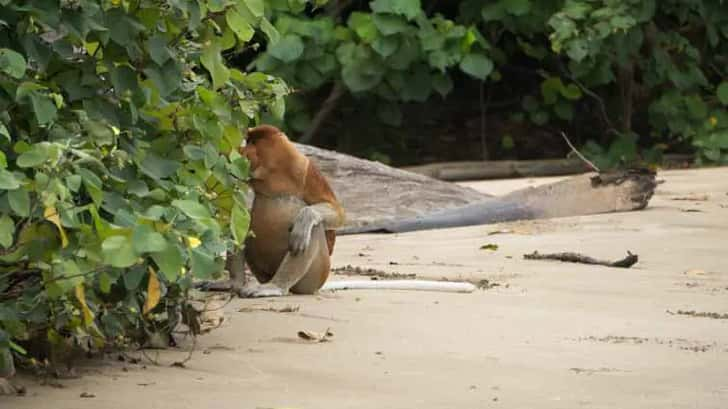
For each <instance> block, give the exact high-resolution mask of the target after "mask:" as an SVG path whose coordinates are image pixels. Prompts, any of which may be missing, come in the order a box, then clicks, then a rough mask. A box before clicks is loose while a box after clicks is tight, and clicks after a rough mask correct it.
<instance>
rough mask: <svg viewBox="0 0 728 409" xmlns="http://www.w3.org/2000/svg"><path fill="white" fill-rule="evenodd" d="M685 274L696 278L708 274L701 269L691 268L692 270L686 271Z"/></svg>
mask: <svg viewBox="0 0 728 409" xmlns="http://www.w3.org/2000/svg"><path fill="white" fill-rule="evenodd" d="M683 274H685V275H686V276H691V277H695V276H704V275H706V274H707V273H706V272H705V270H701V269H699V268H691V269H690V270H687V271H685V273H683Z"/></svg>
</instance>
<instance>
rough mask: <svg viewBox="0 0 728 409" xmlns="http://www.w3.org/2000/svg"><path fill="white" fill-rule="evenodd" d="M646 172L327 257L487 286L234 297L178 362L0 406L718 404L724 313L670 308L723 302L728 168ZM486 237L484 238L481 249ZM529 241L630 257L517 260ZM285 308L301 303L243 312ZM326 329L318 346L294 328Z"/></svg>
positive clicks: (90, 373)
mask: <svg viewBox="0 0 728 409" xmlns="http://www.w3.org/2000/svg"><path fill="white" fill-rule="evenodd" d="M661 177H663V178H664V179H665V180H666V183H665V184H663V185H661V186H660V187H659V190H658V193H657V194H656V196H655V198H654V199H653V201H652V203H651V205H650V207H649V208H648V209H647V210H646V211H641V212H633V213H625V214H609V215H599V216H590V217H575V218H564V219H555V220H547V221H535V222H521V223H506V224H501V225H495V226H477V227H468V228H457V229H449V230H438V231H424V232H416V233H408V234H399V235H361V236H347V237H341V238H340V239H339V240H338V241H337V251H336V253H335V255H334V262H335V265H336V266H344V265H349V264H350V265H355V266H361V267H372V268H376V269H381V270H386V271H388V272H398V273H416V274H417V276H418V277H430V278H441V277H447V278H449V279H456V278H459V277H460V278H466V279H471V280H480V279H487V280H489V281H490V282H491V283H497V284H499V286H496V287H494V288H491V289H488V290H481V291H478V292H476V293H473V294H443V293H422V292H397V291H390V292H373V291H344V292H339V293H336V294H329V295H320V296H309V297H305V296H292V297H286V298H282V299H274V300H235V301H233V302H232V303H231V304H229V305H228V306H227V307H226V310H225V311H226V320H225V322H224V323H223V324H222V327H221V328H220V329H218V330H216V331H213V332H212V333H210V334H209V335H205V336H203V337H201V338H200V339H199V342H198V347H197V351H198V352H196V353H195V354H194V355H193V358H192V360H191V361H190V362H188V364H187V367H186V368H176V367H170V366H169V364H170V363H171V362H173V361H177V360H180V359H183V358H184V357H185V355H186V353H185V352H184V351H183V350H179V351H164V352H162V353H160V354H159V357H158V359H159V362H160V365H158V366H155V365H151V364H148V363H147V364H144V363H142V364H130V363H121V362H112V361H105V362H102V363H99V362H92V363H88V364H85V365H84V367H83V368H81V372H82V373H84V374H85V376H84V377H82V378H80V379H75V380H68V381H61V385H62V387H51V386H40V385H38V384H37V383H36V382H35V381H32V380H29V379H27V378H21V379H20V381H21V383H23V384H25V385H26V386H27V388H28V396H25V397H19V398H7V399H4V400H2V399H0V408H13V409H30V408H32V409H45V408H49V409H51V408H52V409H84V408H94V409H115V408H125V409H126V408H144V409H154V408H160V409H185V408H220V409H225V408H235V409H239V408H311V409H314V408H315V409H323V408H337V409H340V408H372V409H374V408H376V409H384V408H418V409H423V408H489V407H493V408H498V407H502V408H582V407H583V408H646V409H647V408H649V409H653V408H727V407H728V319H719V318H704V317H694V316H690V315H682V314H677V312H678V311H680V310H682V311H696V312H706V313H719V314H725V313H728V195H726V193H727V192H728V168H723V169H705V170H690V171H670V172H664V173H662V175H661ZM548 180H553V179H543V180H542V179H530V180H529V179H521V180H512V181H495V182H477V183H469V185H471V186H474V187H476V188H477V189H481V190H483V191H486V192H492V193H497V194H502V193H505V192H508V191H510V190H513V189H516V188H520V187H523V186H524V185H527V184H535V183H543V182H544V181H548ZM701 195H707V197H701ZM679 198H682V199H685V198H692V199H693V200H674V199H679ZM705 199H707V200H705ZM497 230H503V231H505V232H504V233H501V234H494V235H489V233H490V232H493V231H497ZM489 243H493V244H497V245H498V250H496V251H489V250H480V247H481V246H482V245H484V244H489ZM534 250H538V251H539V252H560V251H578V252H583V253H585V254H588V255H591V256H593V257H597V258H604V259H618V258H622V257H623V256H624V255H625V254H626V252H627V250H631V251H632V252H634V253H637V254H639V256H640V261H639V263H638V264H636V265H635V266H634V267H632V268H630V269H618V268H607V267H598V266H587V265H577V264H566V263H559V262H549V261H526V260H523V258H522V255H523V254H525V253H530V252H532V251H534ZM334 278H335V279H336V278H340V277H339V276H336V277H334ZM286 305H291V306H298V307H299V308H300V309H299V311H298V312H290V313H280V312H270V311H252V312H251V311H250V310H251V309H253V310H255V309H259V308H268V307H275V308H279V307H284V306H286ZM241 308H243V309H244V310H246V311H247V312H240V311H239V310H240V309H241ZM670 312H672V313H673V314H671V313H670ZM326 328H330V330H331V331H332V332H333V333H334V336H333V337H332V338H331V342H326V343H316V344H312V343H306V342H304V341H302V340H299V339H297V338H296V333H297V331H299V330H313V331H324V330H325V329H326ZM137 355H138V354H137ZM152 355H154V354H153V353H152ZM82 393H87V394H90V395H92V396H93V397H89V398H82V397H81V394H82Z"/></svg>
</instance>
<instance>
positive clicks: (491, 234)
mask: <svg viewBox="0 0 728 409" xmlns="http://www.w3.org/2000/svg"><path fill="white" fill-rule="evenodd" d="M515 232H516V231H515V230H513V229H500V230H493V231H489V232H488V236H493V235H496V234H511V233H515Z"/></svg>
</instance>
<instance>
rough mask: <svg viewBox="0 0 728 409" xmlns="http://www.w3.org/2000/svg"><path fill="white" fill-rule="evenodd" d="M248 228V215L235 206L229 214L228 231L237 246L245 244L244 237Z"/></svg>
mask: <svg viewBox="0 0 728 409" xmlns="http://www.w3.org/2000/svg"><path fill="white" fill-rule="evenodd" d="M249 228H250V214H249V213H248V212H247V211H245V210H244V209H242V208H240V206H238V205H237V204H236V205H235V206H233V209H232V212H231V214H230V230H231V231H232V233H233V238H234V239H235V243H236V244H237V245H238V246H242V245H243V243H245V237H246V236H247V235H248V229H249Z"/></svg>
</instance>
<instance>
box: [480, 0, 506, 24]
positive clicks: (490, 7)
mask: <svg viewBox="0 0 728 409" xmlns="http://www.w3.org/2000/svg"><path fill="white" fill-rule="evenodd" d="M480 14H481V17H482V18H483V21H486V22H488V21H494V20H502V19H503V17H505V16H506V10H505V7H504V5H503V3H502V2H491V3H489V4H486V5H484V6H483V9H482V10H481V12H480Z"/></svg>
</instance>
